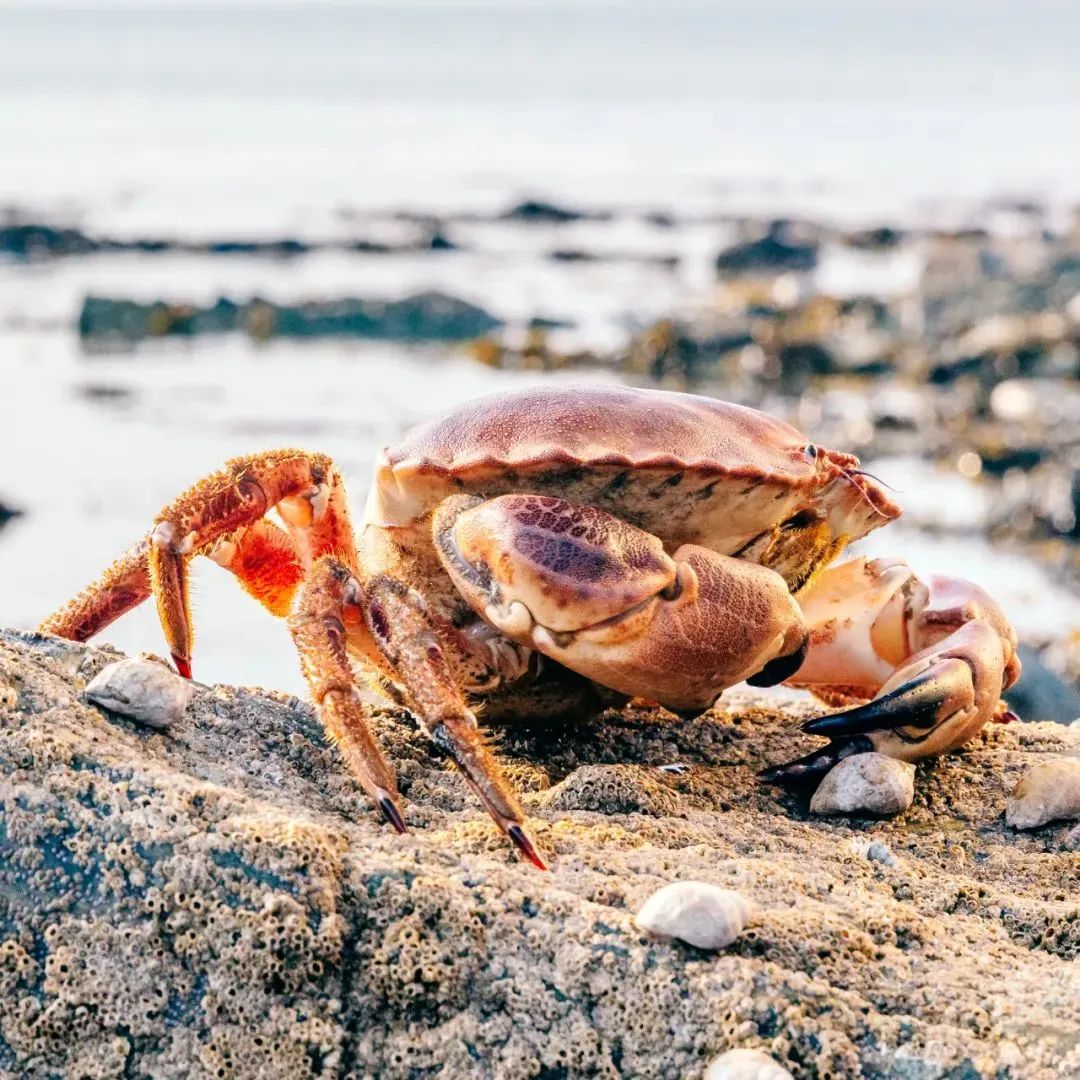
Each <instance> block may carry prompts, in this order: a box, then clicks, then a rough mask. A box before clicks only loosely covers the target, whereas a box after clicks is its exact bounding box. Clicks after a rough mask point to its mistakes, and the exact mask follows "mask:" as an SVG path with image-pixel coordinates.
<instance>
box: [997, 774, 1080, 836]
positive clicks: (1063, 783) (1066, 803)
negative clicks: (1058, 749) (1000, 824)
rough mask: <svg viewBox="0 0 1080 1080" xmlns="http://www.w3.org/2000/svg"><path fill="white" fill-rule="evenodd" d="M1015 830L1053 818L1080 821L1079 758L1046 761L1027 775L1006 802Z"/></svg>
mask: <svg viewBox="0 0 1080 1080" xmlns="http://www.w3.org/2000/svg"><path fill="white" fill-rule="evenodd" d="M1005 820H1006V821H1007V822H1008V823H1009V824H1010V825H1011V826H1012V827H1013V828H1014V829H1037V828H1039V826H1040V825H1045V824H1047V822H1050V821H1080V758H1056V759H1054V760H1052V761H1043V762H1040V763H1039V764H1038V765H1036V766H1034V768H1032V769H1030V770H1029V771H1028V772H1027V773H1025V774H1024V776H1023V778H1022V779H1021V780H1020V782H1019V783H1018V784H1017V785H1016V787H1015V788H1014V789H1013V792H1012V794H1011V795H1010V796H1009V801H1008V802H1007V803H1006V804H1005Z"/></svg>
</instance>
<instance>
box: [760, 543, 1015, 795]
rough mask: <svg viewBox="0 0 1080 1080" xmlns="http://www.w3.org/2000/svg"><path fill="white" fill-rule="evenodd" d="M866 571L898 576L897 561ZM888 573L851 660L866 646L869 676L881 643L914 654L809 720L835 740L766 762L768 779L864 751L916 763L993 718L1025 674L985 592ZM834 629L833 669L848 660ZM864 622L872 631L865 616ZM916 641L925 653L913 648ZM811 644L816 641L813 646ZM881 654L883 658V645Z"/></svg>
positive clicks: (815, 731) (790, 779) (818, 770)
mask: <svg viewBox="0 0 1080 1080" xmlns="http://www.w3.org/2000/svg"><path fill="white" fill-rule="evenodd" d="M866 569H867V570H868V571H871V572H876V571H879V570H885V571H888V573H889V574H890V575H893V576H895V572H896V570H897V569H898V566H897V564H890V565H888V566H881V565H879V566H874V565H873V564H869V565H868V566H867V567H866ZM906 569H907V568H906V567H904V570H906ZM908 573H909V574H910V572H908ZM837 580H838V581H839V580H840V579H839V578H837ZM885 580H886V579H885V577H884V576H883V575H881V576H879V577H878V579H877V585H878V586H879V590H878V592H877V593H876V594H875V595H877V596H878V597H879V598H880V597H884V598H885V599H884V602H883V603H882V605H881V607H880V609H879V610H878V611H877V612H875V613H873V614H875V615H876V618H874V619H873V621H872V623H870V626H869V629H870V633H869V635H868V638H869V640H867V638H862V639H861V640H860V641H859V642H855V641H849V642H848V643H847V645H848V649H847V652H846V655H845V656H844V660H846V661H847V662H848V663H852V658H853V657H858V656H859V655H860V652H861V656H862V658H863V663H862V665H861V673H862V674H865V673H866V672H867V671H868V670H869V667H868V663H867V660H868V658H869V657H870V655H871V654H872V653H873V652H874V650H875V648H881V650H882V651H885V652H891V653H892V658H895V657H896V655H897V652H899V654H900V656H901V657H902V656H903V654H904V653H908V655H907V657H906V659H902V660H901V662H900V663H899V664H898V665H897V666H896V667H895V669H894V670H893V672H892V674H891V675H890V676H889V677H888V678H887V679H885V680H884V681H883V682H882V683H881V685H880V687H879V688H878V689H877V691H876V693H875V694H874V696H873V698H872V699H871V700H869V701H867V702H865V703H864V704H860V705H857V706H855V707H854V708H851V709H847V710H846V711H844V712H839V713H833V714H831V715H826V716H821V717H818V718H817V719H814V720H811V721H809V722H808V723H807V724H805V725H803V730H804V731H806V732H808V733H809V734H812V735H825V736H827V737H828V738H829V739H830V740H831V742H830V745H829V746H827V747H824V748H822V749H821V750H818V751H816V752H815V753H813V754H810V755H809V756H807V757H805V758H802V759H800V760H798V761H794V762H791V763H789V764H787V765H781V766H778V767H776V768H773V769H769V770H768V771H767V772H766V773H764V774H763V776H764V778H765V779H766V780H768V781H771V782H774V783H799V782H802V781H804V780H806V779H810V778H813V777H816V776H819V775H820V774H822V773H824V772H825V771H827V770H828V769H829V768H831V767H832V766H833V765H834V764H836V762H837V761H839V760H840V758H842V757H847V756H848V755H849V754H852V753H860V752H864V751H867V750H875V751H877V752H878V753H882V754H887V755H888V756H889V757H894V758H898V759H900V760H902V761H915V760H918V759H919V758H923V757H929V756H931V755H934V754H939V753H942V752H943V751H946V750H951V749H954V748H955V747H958V746H961V745H963V744H964V743H965V742H967V741H968V740H969V739H970V738H972V736H974V735H975V734H976V733H977V732H978V731H979V730H980V729H981V728H982V726H983V725H984V724H985V723H987V722H988V721H990V720H992V719H993V718H994V716H995V713H996V711H997V709H998V701H999V698H1000V696H1001V693H1002V691H1003V690H1004V689H1006V688H1007V687H1009V686H1011V685H1012V684H1013V683H1014V682H1015V681H1016V679H1017V677H1018V676H1019V673H1020V662H1019V660H1018V659H1017V658H1016V652H1015V646H1016V638H1015V635H1014V633H1013V631H1012V628H1011V627H1010V626H1009V624H1008V622H1007V621H1006V620H1005V619H1004V616H1002V615H1001V612H1000V610H999V609H998V608H997V606H996V604H994V603H993V601H992V600H990V599H989V597H987V596H986V594H985V593H983V592H982V590H980V589H978V588H976V587H975V586H973V585H971V584H969V583H967V582H961V581H956V580H953V579H942V578H938V579H932V580H931V582H930V585H929V586H928V587H927V586H923V585H922V584H921V583H920V582H918V579H916V578H914V576H913V575H911V576H909V578H908V579H907V581H905V582H900V587H898V588H894V585H893V583H892V582H889V587H888V588H887V589H885V590H884V591H882V590H881V589H880V585H881V583H882V582H884V581H885ZM886 594H887V595H886ZM837 603H838V600H837V597H836V595H833V597H832V598H831V601H830V604H831V606H832V610H833V611H834V612H835V611H836V610H837ZM858 621H862V620H858ZM855 623H856V621H855V620H853V621H852V622H851V623H849V624H848V626H847V629H848V631H849V632H851V631H853V630H855V629H856V625H855ZM836 629H837V628H836V626H835V625H834V626H832V627H831V631H832V632H833V636H832V637H831V638H830V640H829V642H828V645H827V648H828V649H830V650H831V651H832V652H831V657H830V663H831V665H833V666H834V667H835V665H836V664H838V663H840V662H842V661H841V660H840V656H841V653H840V651H839V650H838V649H837V646H838V644H839V643H838V641H837V638H836V634H835V631H836ZM862 629H863V630H865V629H866V625H865V622H864V625H863V626H862ZM811 640H812V642H813V634H812V635H811ZM860 645H861V650H860V648H859V647H858V646H860ZM912 647H914V648H915V649H917V650H918V651H913V652H909V650H911V649H912ZM813 649H814V645H813V644H811V653H812V652H813ZM875 659H876V660H877V661H878V662H880V661H881V660H882V659H883V658H882V657H881V655H880V652H879V653H877V654H876V657H875ZM818 666H819V668H820V667H821V665H820V663H819V665H818ZM802 674H803V673H801V672H800V676H802ZM857 674H859V672H855V671H854V669H852V670H848V671H846V672H845V671H839V670H834V672H833V679H834V680H835V682H834V685H836V684H841V683H843V682H844V681H845V676H848V677H853V676H855V675H857ZM803 677H804V676H803ZM803 685H806V684H805V683H803ZM857 685H858V683H857V681H856V686H857ZM811 689H813V687H812V686H811ZM856 696H861V695H856Z"/></svg>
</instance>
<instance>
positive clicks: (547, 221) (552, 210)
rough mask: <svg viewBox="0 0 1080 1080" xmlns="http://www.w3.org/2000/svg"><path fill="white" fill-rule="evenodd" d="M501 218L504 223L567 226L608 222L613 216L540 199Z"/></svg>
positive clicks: (527, 202)
mask: <svg viewBox="0 0 1080 1080" xmlns="http://www.w3.org/2000/svg"><path fill="white" fill-rule="evenodd" d="M500 218H501V220H503V221H520V222H523V223H525V224H529V225H565V224H566V223H567V222H569V221H586V220H588V221H607V220H610V218H611V215H610V214H598V213H589V212H588V211H585V210H575V209H572V208H571V207H568V206H558V205H556V204H555V203H550V202H544V201H542V200H540V199H526V200H525V201H524V202H519V203H518V204H517V205H516V206H511V207H510V209H509V210H506V211H505V212H504V213H502V214H501V215H500Z"/></svg>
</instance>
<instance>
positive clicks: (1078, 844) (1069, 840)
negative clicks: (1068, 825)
mask: <svg viewBox="0 0 1080 1080" xmlns="http://www.w3.org/2000/svg"><path fill="white" fill-rule="evenodd" d="M1065 850H1066V851H1080V825H1077V826H1076V828H1075V829H1070V830H1069V831H1068V832H1067V833H1066V834H1065Z"/></svg>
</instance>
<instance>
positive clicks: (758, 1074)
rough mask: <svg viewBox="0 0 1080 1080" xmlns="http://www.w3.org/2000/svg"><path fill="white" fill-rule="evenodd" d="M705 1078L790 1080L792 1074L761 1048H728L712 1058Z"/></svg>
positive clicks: (720, 1079) (714, 1079)
mask: <svg viewBox="0 0 1080 1080" xmlns="http://www.w3.org/2000/svg"><path fill="white" fill-rule="evenodd" d="M705 1080H792V1075H791V1073H789V1072H788V1071H787V1069H785V1068H784V1066H783V1065H781V1064H780V1063H779V1062H778V1061H776V1060H775V1059H773V1058H771V1057H769V1055H768V1054H766V1053H764V1052H763V1051H761V1050H742V1049H740V1050H729V1051H728V1052H727V1053H726V1054H721V1055H720V1056H719V1057H718V1058H714V1059H713V1060H712V1062H711V1063H710V1065H709V1067H708V1068H707V1069H706V1070H705Z"/></svg>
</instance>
